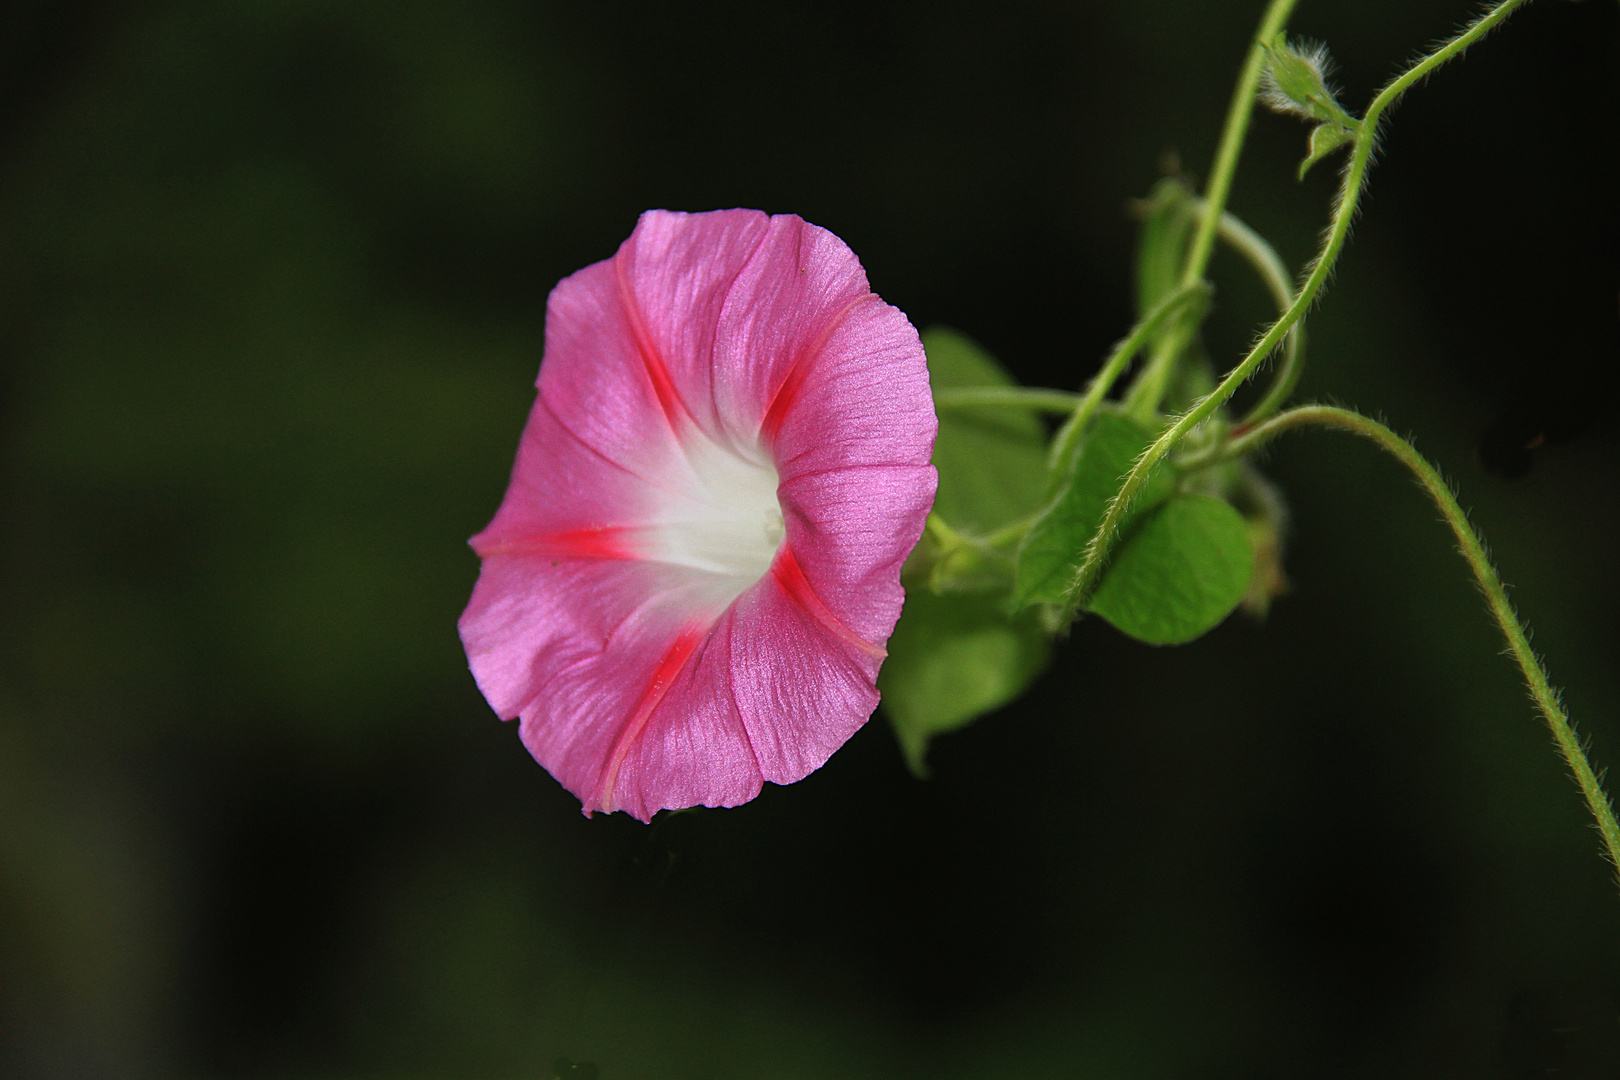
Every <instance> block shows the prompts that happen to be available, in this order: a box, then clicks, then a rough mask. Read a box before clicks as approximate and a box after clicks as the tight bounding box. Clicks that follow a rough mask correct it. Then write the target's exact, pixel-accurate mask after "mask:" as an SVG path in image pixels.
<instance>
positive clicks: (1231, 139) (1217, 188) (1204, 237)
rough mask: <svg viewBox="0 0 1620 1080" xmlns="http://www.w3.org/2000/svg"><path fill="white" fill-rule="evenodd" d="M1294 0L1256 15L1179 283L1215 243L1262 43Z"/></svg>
mask: <svg viewBox="0 0 1620 1080" xmlns="http://www.w3.org/2000/svg"><path fill="white" fill-rule="evenodd" d="M1295 2H1296V0H1271V3H1270V4H1269V5H1267V7H1266V13H1265V15H1264V16H1262V17H1261V19H1260V28H1259V29H1258V30H1256V31H1255V35H1254V41H1253V43H1252V44H1250V46H1249V55H1248V56H1247V57H1246V58H1245V59H1244V61H1243V71H1242V73H1240V74H1239V75H1238V81H1237V85H1236V86H1235V87H1233V88H1232V102H1231V104H1230V105H1228V106H1227V109H1226V126H1225V127H1224V128H1223V129H1222V131H1221V144H1220V148H1219V149H1217V150H1216V152H1215V165H1214V167H1213V168H1212V169H1211V170H1210V174H1209V186H1208V187H1207V188H1206V189H1205V192H1204V214H1203V217H1202V218H1200V219H1199V222H1198V231H1197V232H1196V233H1194V234H1193V242H1192V246H1191V247H1189V248H1188V249H1187V264H1186V268H1185V269H1184V270H1183V271H1182V275H1181V283H1182V284H1183V285H1190V284H1192V283H1193V282H1195V281H1202V280H1203V277H1204V268H1205V267H1206V266H1208V265H1209V256H1210V253H1211V252H1212V250H1213V249H1214V246H1215V231H1216V228H1217V227H1218V226H1219V224H1220V220H1221V211H1223V210H1225V209H1226V199H1227V196H1228V195H1230V194H1231V192H1232V179H1233V177H1234V176H1236V174H1237V164H1238V157H1239V155H1241V154H1242V153H1243V142H1244V140H1245V139H1246V138H1247V137H1248V134H1249V117H1250V116H1251V115H1252V114H1253V113H1254V98H1255V94H1256V92H1257V91H1258V90H1259V87H1260V72H1261V71H1262V70H1264V69H1265V66H1266V46H1267V45H1269V44H1270V43H1271V41H1272V39H1273V38H1275V37H1276V36H1277V35H1278V34H1279V33H1281V32H1282V28H1283V26H1284V25H1285V24H1286V23H1287V22H1288V16H1289V15H1290V14H1292V13H1293V10H1294V4H1295Z"/></svg>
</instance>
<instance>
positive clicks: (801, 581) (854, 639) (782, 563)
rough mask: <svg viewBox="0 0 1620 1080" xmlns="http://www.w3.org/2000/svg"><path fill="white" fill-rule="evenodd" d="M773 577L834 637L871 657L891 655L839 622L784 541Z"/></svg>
mask: <svg viewBox="0 0 1620 1080" xmlns="http://www.w3.org/2000/svg"><path fill="white" fill-rule="evenodd" d="M771 576H772V577H774V578H776V582H777V584H779V585H781V586H782V591H783V592H785V593H787V594H788V596H790V597H792V598H793V601H794V603H796V604H798V605H799V606H800V607H801V608H803V609H804V610H805V612H806V613H807V614H809V615H810V616H811V617H812V618H814V619H815V620H816V621H817V622H819V623H821V625H822V626H824V627H826V628H827V630H828V631H829V632H830V633H831V634H832V635H833V636H834V637H836V638H838V639H839V640H840V641H843V642H846V643H848V644H850V645H853V646H854V647H855V648H857V649H859V650H860V651H861V652H863V653H865V654H866V655H868V656H875V657H877V658H878V659H879V660H881V659H883V658H884V657H885V656H888V655H889V650H887V649H885V648H884V647H883V646H881V645H874V644H872V643H871V642H870V641H867V640H866V639H865V638H863V637H861V636H860V635H859V634H857V633H855V632H854V631H853V630H851V629H850V628H849V627H847V626H845V625H844V624H843V623H842V622H841V621H839V618H838V616H836V615H834V614H833V613H832V612H831V611H830V610H829V609H828V607H827V605H826V604H824V603H822V602H821V597H819V596H817V595H816V590H815V587H814V586H812V585H811V584H810V579H809V578H807V577H805V576H804V568H803V567H801V566H800V565H799V560H798V559H797V558H796V557H795V556H794V554H793V549H792V548H790V547H788V546H787V545H786V544H783V545H782V550H781V551H780V552H778V553H777V555H776V561H775V562H773V563H771Z"/></svg>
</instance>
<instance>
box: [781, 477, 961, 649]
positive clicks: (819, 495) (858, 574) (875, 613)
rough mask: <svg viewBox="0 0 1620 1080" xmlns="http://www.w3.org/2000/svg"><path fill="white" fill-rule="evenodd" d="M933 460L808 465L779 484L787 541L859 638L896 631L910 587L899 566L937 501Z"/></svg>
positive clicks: (877, 639) (880, 638) (880, 637)
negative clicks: (827, 467)
mask: <svg viewBox="0 0 1620 1080" xmlns="http://www.w3.org/2000/svg"><path fill="white" fill-rule="evenodd" d="M935 477H936V474H935V472H934V469H933V466H931V465H893V466H872V467H867V468H849V469H838V470H834V471H830V472H819V473H810V474H808V475H804V476H799V477H795V478H789V479H785V480H783V481H782V486H781V488H779V489H778V490H779V493H780V498H781V500H782V516H783V521H784V523H785V524H786V526H787V540H788V547H789V548H791V549H792V551H793V552H794V554H795V556H796V557H797V560H798V564H799V566H800V567H801V568H802V569H803V572H804V576H805V578H806V580H807V581H808V582H809V585H810V587H811V588H812V589H813V590H814V592H815V594H816V596H817V597H819V598H820V600H821V602H822V603H823V604H825V605H826V606H827V608H828V609H829V610H830V611H831V612H832V613H833V614H834V615H835V616H836V617H837V619H838V620H839V622H841V623H842V624H843V625H844V626H846V627H848V628H849V630H850V631H851V632H852V633H854V634H856V635H857V636H859V637H860V638H861V639H863V640H865V641H869V642H874V643H877V644H881V643H883V642H885V641H887V640H888V639H889V635H890V634H891V633H893V632H894V624H895V622H896V621H897V620H898V619H899V618H900V606H901V604H902V603H903V602H904V600H905V593H904V591H903V590H902V589H901V587H900V566H901V564H902V563H903V562H905V559H906V556H907V555H908V554H910V552H911V549H912V548H913V547H914V546H916V543H917V538H918V537H919V536H921V535H922V529H923V524H924V522H925V521H926V520H927V517H928V511H929V509H930V508H931V507H932V506H933V503H934V486H935V482H936V481H935Z"/></svg>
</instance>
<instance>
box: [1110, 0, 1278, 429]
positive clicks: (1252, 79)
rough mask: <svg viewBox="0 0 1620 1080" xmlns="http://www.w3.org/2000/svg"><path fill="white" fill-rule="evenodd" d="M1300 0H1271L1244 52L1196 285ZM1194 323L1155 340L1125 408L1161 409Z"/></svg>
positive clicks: (1195, 267) (1213, 174)
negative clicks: (1272, 61)
mask: <svg viewBox="0 0 1620 1080" xmlns="http://www.w3.org/2000/svg"><path fill="white" fill-rule="evenodd" d="M1296 2H1297V0H1271V3H1270V4H1268V5H1267V6H1266V12H1265V14H1264V15H1263V16H1261V18H1260V27H1259V29H1257V30H1256V31H1255V34H1254V40H1253V41H1252V42H1251V43H1250V44H1249V55H1248V56H1247V57H1245V58H1244V61H1243V70H1242V71H1241V72H1239V73H1238V81H1237V85H1236V86H1235V87H1233V88H1232V101H1231V104H1229V105H1228V106H1227V108H1226V123H1225V125H1224V126H1223V127H1222V129H1221V142H1220V146H1219V147H1218V148H1217V149H1216V151H1215V164H1214V166H1213V167H1212V168H1211V169H1210V174H1209V184H1208V185H1207V186H1206V188H1205V190H1204V198H1203V205H1202V211H1201V213H1200V215H1199V218H1198V229H1197V231H1196V232H1194V233H1193V239H1192V243H1191V244H1189V245H1188V247H1187V261H1186V263H1185V264H1184V265H1183V267H1182V272H1181V283H1182V285H1184V286H1185V285H1191V284H1193V283H1194V282H1198V281H1202V280H1203V279H1204V271H1205V270H1206V269H1207V268H1208V267H1209V258H1210V256H1211V255H1212V254H1213V253H1214V248H1215V235H1216V233H1217V232H1218V231H1219V229H1220V223H1221V215H1222V213H1223V212H1224V211H1225V210H1226V200H1227V198H1228V196H1230V195H1231V193H1232V180H1233V178H1234V177H1235V176H1236V175H1237V166H1238V158H1239V156H1241V155H1242V153H1243V143H1244V140H1245V139H1247V138H1248V134H1249V119H1250V117H1252V116H1253V114H1254V99H1255V94H1256V93H1257V92H1258V90H1259V88H1260V73H1261V72H1262V71H1263V70H1264V69H1265V66H1266V46H1267V45H1268V44H1269V43H1270V42H1271V41H1272V39H1273V38H1275V37H1276V36H1277V35H1278V34H1279V33H1281V31H1282V28H1283V27H1284V25H1286V24H1287V22H1288V16H1289V15H1290V14H1292V13H1293V10H1294V4H1295V3H1296ZM1193 330H1194V326H1193V325H1192V324H1191V323H1188V322H1185V321H1184V322H1182V323H1180V324H1178V325H1177V328H1176V329H1175V330H1174V331H1173V332H1171V333H1169V334H1166V335H1165V336H1164V337H1163V338H1162V339H1161V340H1160V341H1159V342H1158V344H1157V345H1156V346H1155V348H1154V350H1153V355H1152V357H1151V358H1150V359H1149V360H1148V363H1147V365H1146V366H1145V367H1144V368H1143V369H1142V373H1141V375H1140V376H1138V378H1137V380H1136V383H1135V385H1133V386H1132V387H1131V390H1130V393H1129V394H1127V395H1126V400H1125V409H1126V411H1127V412H1130V413H1132V414H1133V415H1135V416H1137V417H1138V419H1141V420H1143V421H1146V420H1148V418H1149V417H1148V415H1147V414H1149V413H1153V412H1156V410H1157V409H1158V407H1159V401H1160V400H1161V399H1162V398H1163V396H1164V391H1165V387H1166V386H1167V385H1168V384H1169V382H1170V374H1171V369H1172V368H1173V367H1174V366H1175V362H1176V358H1177V357H1179V356H1180V355H1181V353H1182V351H1183V350H1185V349H1186V347H1187V343H1188V342H1189V341H1190V340H1191V339H1192V335H1193Z"/></svg>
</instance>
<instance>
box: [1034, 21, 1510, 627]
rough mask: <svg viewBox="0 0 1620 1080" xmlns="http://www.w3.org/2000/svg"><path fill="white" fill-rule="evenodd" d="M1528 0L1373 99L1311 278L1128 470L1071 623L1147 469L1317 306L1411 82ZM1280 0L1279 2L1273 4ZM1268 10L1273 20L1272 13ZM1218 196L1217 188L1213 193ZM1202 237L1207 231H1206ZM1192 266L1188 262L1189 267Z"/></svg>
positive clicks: (1080, 574) (1078, 584) (1097, 538)
mask: <svg viewBox="0 0 1620 1080" xmlns="http://www.w3.org/2000/svg"><path fill="white" fill-rule="evenodd" d="M1528 2H1529V0H1501V2H1500V3H1498V4H1496V5H1495V6H1493V7H1492V8H1491V9H1490V10H1489V11H1487V12H1486V13H1485V14H1484V15H1481V16H1480V17H1479V18H1478V19H1476V20H1474V21H1473V22H1472V23H1470V24H1469V25H1468V26H1467V27H1466V28H1464V29H1463V30H1462V31H1461V32H1459V33H1458V34H1457V35H1456V36H1455V37H1453V38H1451V39H1450V40H1449V41H1447V42H1446V43H1445V44H1443V45H1441V46H1440V47H1439V48H1437V49H1435V50H1434V51H1433V52H1431V53H1429V54H1428V55H1427V56H1424V57H1423V58H1422V59H1421V60H1419V61H1417V62H1416V63H1415V64H1413V65H1412V66H1411V67H1410V68H1408V69H1407V70H1406V71H1405V72H1403V73H1402V74H1401V75H1399V76H1398V77H1397V78H1396V79H1395V80H1394V81H1392V82H1391V83H1390V84H1389V85H1388V86H1386V87H1384V89H1383V90H1381V91H1379V93H1378V96H1377V97H1375V98H1374V99H1373V102H1372V104H1371V105H1369V106H1368V107H1367V115H1366V117H1365V118H1364V119H1363V120H1362V122H1361V129H1360V131H1359V132H1358V134H1357V135H1356V138H1355V142H1354V144H1353V146H1352V149H1351V153H1350V162H1349V164H1348V165H1347V166H1346V167H1345V170H1344V180H1343V183H1342V184H1341V185H1340V188H1339V196H1338V199H1337V201H1336V206H1335V208H1334V213H1333V223H1332V225H1331V226H1330V227H1329V229H1328V234H1327V238H1326V239H1325V240H1324V242H1323V244H1322V251H1321V253H1320V254H1319V255H1318V256H1317V258H1316V261H1315V262H1314V263H1313V264H1312V266H1311V272H1310V274H1309V275H1308V276H1307V277H1306V279H1305V282H1304V283H1303V284H1302V285H1301V286H1300V287H1299V291H1298V293H1296V294H1295V296H1294V301H1293V303H1292V304H1290V305H1289V307H1288V310H1287V311H1286V312H1284V313H1283V315H1282V317H1280V318H1279V319H1278V320H1277V321H1276V322H1274V323H1272V324H1271V326H1270V327H1268V328H1267V329H1266V332H1265V334H1263V335H1262V336H1261V338H1260V340H1259V342H1258V343H1256V344H1255V346H1254V348H1252V349H1250V350H1249V354H1248V355H1247V356H1245V357H1244V358H1243V359H1242V360H1241V361H1239V363H1238V365H1237V366H1236V367H1234V368H1233V369H1232V370H1231V371H1229V372H1228V373H1227V375H1226V377H1225V378H1224V379H1222V380H1221V382H1220V385H1218V386H1217V387H1216V388H1215V389H1214V390H1212V391H1211V392H1210V393H1209V394H1207V395H1206V396H1205V397H1204V398H1203V399H1202V400H1200V401H1199V402H1198V403H1197V404H1196V405H1194V406H1193V407H1192V408H1191V409H1189V410H1187V411H1186V412H1185V413H1183V414H1182V415H1181V416H1179V417H1177V418H1176V419H1175V421H1174V422H1173V423H1172V424H1171V425H1170V426H1169V427H1168V428H1166V429H1165V430H1164V432H1163V433H1161V434H1160V435H1159V437H1158V438H1157V439H1155V440H1154V441H1153V443H1152V444H1151V445H1149V446H1148V448H1147V449H1146V450H1144V451H1143V452H1142V455H1141V456H1140V457H1139V458H1137V460H1136V463H1135V464H1134V465H1132V466H1131V471H1130V472H1129V473H1128V474H1127V475H1126V477H1125V482H1124V483H1123V484H1122V485H1121V487H1120V489H1119V491H1118V492H1117V493H1115V495H1114V498H1113V500H1112V501H1110V502H1109V504H1108V509H1107V511H1106V512H1105V513H1104V514H1103V519H1102V523H1101V524H1100V525H1098V527H1097V532H1096V534H1095V535H1094V536H1093V537H1092V538H1091V542H1090V543H1089V544H1087V545H1086V552H1085V557H1084V559H1083V560H1082V561H1081V563H1080V566H1079V567H1078V568H1077V569H1076V571H1075V573H1074V576H1073V578H1072V579H1071V580H1070V583H1069V588H1068V590H1067V598H1066V600H1065V603H1064V605H1063V613H1062V614H1063V621H1064V622H1068V621H1069V620H1070V619H1072V618H1074V615H1075V613H1076V612H1078V611H1079V610H1080V608H1081V606H1082V605H1083V604H1084V603H1085V602H1086V600H1087V599H1088V598H1089V597H1090V595H1091V591H1092V589H1094V588H1095V587H1096V584H1097V580H1098V578H1099V576H1100V575H1101V573H1102V568H1103V564H1104V562H1105V561H1106V559H1107V557H1108V551H1109V548H1110V547H1111V546H1112V544H1113V540H1114V536H1115V534H1116V533H1117V531H1118V530H1119V526H1120V523H1121V522H1122V521H1123V520H1124V519H1125V514H1126V511H1128V510H1129V509H1130V505H1131V501H1132V500H1133V499H1135V498H1136V495H1137V492H1139V491H1140V490H1141V489H1142V485H1143V484H1144V483H1145V482H1146V480H1147V475H1148V472H1149V471H1150V470H1151V469H1152V468H1153V466H1154V465H1156V464H1158V463H1159V462H1160V461H1161V460H1163V458H1164V457H1165V455H1166V454H1168V453H1169V452H1170V451H1171V449H1172V448H1174V446H1175V445H1176V443H1178V442H1180V441H1181V439H1182V438H1183V437H1184V436H1185V435H1186V434H1187V433H1188V432H1189V431H1191V430H1192V429H1193V428H1194V427H1196V426H1198V424H1200V423H1201V422H1203V421H1204V420H1205V419H1207V418H1208V417H1209V416H1210V415H1211V414H1213V413H1214V412H1215V410H1216V409H1218V408H1220V407H1221V406H1222V405H1223V404H1225V403H1226V401H1227V400H1228V399H1229V398H1230V397H1231V396H1232V394H1233V393H1235V392H1236V391H1237V388H1238V387H1239V386H1241V385H1242V384H1243V382H1244V380H1246V379H1247V378H1248V377H1249V376H1250V375H1251V374H1253V372H1254V370H1255V368H1257V367H1259V366H1260V363H1261V361H1263V360H1264V359H1265V358H1266V357H1268V356H1270V355H1271V353H1272V351H1273V350H1274V349H1276V348H1277V346H1278V345H1279V344H1280V343H1281V342H1282V340H1283V338H1284V336H1285V335H1286V334H1287V333H1288V331H1289V330H1290V329H1292V328H1293V326H1294V324H1296V323H1297V322H1299V320H1300V319H1302V318H1303V317H1304V315H1305V312H1306V311H1307V310H1308V309H1309V308H1310V306H1311V305H1312V304H1313V303H1315V301H1316V298H1317V294H1318V293H1320V292H1321V290H1322V286H1323V285H1324V284H1326V282H1327V279H1328V275H1330V274H1331V273H1332V272H1333V266H1334V264H1335V263H1336V262H1337V261H1338V258H1339V252H1340V251H1341V250H1343V248H1344V242H1345V238H1346V237H1347V236H1349V234H1350V223H1351V222H1352V221H1353V220H1354V219H1355V215H1356V206H1357V204H1358V202H1359V201H1360V198H1361V189H1362V182H1363V180H1365V178H1366V175H1367V165H1368V163H1369V162H1370V161H1371V159H1372V152H1373V147H1374V146H1375V145H1376V144H1377V141H1378V124H1379V121H1380V120H1381V119H1382V118H1383V115H1384V113H1385V112H1386V111H1387V110H1388V109H1389V107H1390V106H1391V105H1393V104H1394V103H1395V102H1396V101H1397V100H1398V99H1399V98H1400V96H1401V95H1402V94H1403V93H1405V92H1406V91H1407V90H1408V89H1409V88H1410V87H1411V86H1412V84H1413V83H1416V82H1417V81H1418V80H1420V79H1422V78H1423V77H1424V76H1426V75H1429V74H1430V73H1432V72H1433V71H1434V70H1435V69H1436V68H1438V67H1439V66H1440V65H1442V64H1444V63H1445V62H1446V61H1448V60H1451V59H1453V58H1455V57H1456V56H1458V55H1460V54H1461V53H1462V52H1463V51H1464V50H1465V49H1467V48H1468V46H1470V45H1472V44H1473V43H1474V42H1476V41H1478V40H1479V39H1480V38H1482V37H1484V36H1485V35H1486V34H1488V33H1490V32H1491V30H1492V29H1494V28H1495V27H1496V26H1497V25H1499V24H1500V23H1501V22H1502V20H1504V19H1506V18H1507V17H1508V16H1509V15H1511V14H1512V13H1513V12H1514V11H1515V10H1516V9H1518V8H1520V7H1523V6H1524V5H1525V4H1526V3H1528ZM1277 6H1279V5H1278V4H1273V9H1275V8H1276V7H1277ZM1271 13H1272V12H1271V10H1268V11H1267V18H1268V19H1269V17H1270V15H1271ZM1212 195H1213V191H1212ZM1217 209H1218V208H1217V207H1216V206H1215V203H1214V201H1213V199H1211V200H1210V201H1209V203H1208V205H1207V206H1206V207H1205V211H1204V214H1205V217H1206V219H1207V218H1208V217H1209V216H1210V215H1211V214H1212V213H1215V212H1217ZM1200 234H1202V230H1200ZM1189 265H1190V264H1189Z"/></svg>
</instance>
